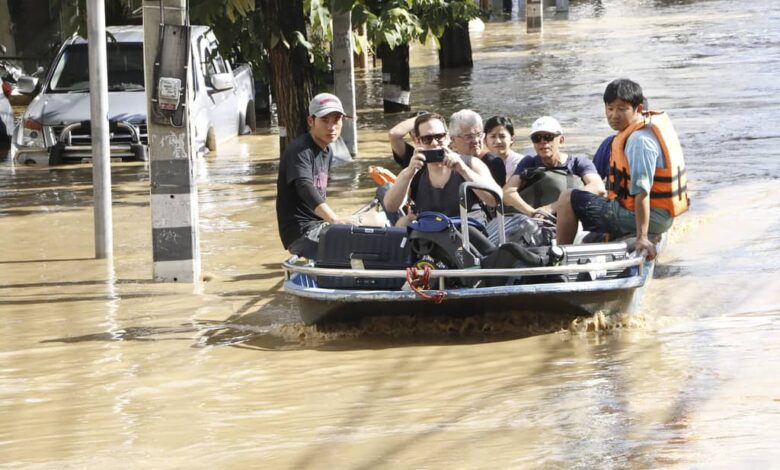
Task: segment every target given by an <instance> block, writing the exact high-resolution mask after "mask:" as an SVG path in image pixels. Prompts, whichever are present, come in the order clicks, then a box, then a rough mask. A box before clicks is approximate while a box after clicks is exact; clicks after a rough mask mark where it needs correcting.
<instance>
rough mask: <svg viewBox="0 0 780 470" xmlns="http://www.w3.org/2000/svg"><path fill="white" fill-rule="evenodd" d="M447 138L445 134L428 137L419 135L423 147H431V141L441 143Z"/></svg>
mask: <svg viewBox="0 0 780 470" xmlns="http://www.w3.org/2000/svg"><path fill="white" fill-rule="evenodd" d="M446 138H447V133H446V132H445V133H443V134H429V135H421V136H420V142H422V143H424V144H425V145H431V144H432V143H433V141H434V140H435V141H436V142H439V143H442V142H444V139H446Z"/></svg>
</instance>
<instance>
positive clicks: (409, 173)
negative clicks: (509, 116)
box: [384, 113, 500, 216]
mask: <svg viewBox="0 0 780 470" xmlns="http://www.w3.org/2000/svg"><path fill="white" fill-rule="evenodd" d="M414 135H415V136H416V137H415V143H416V144H417V146H416V149H415V152H414V154H413V155H412V158H411V160H410V161H409V166H407V167H406V168H404V169H403V170H402V171H401V172H400V173H399V174H398V178H397V180H396V182H395V184H393V185H392V186H390V187H389V189H388V190H387V192H386V193H385V195H384V206H385V209H386V210H387V211H389V212H396V211H398V210H399V209H400V208H401V206H402V205H403V204H404V202H405V201H406V200H407V199H411V200H412V201H413V202H414V205H415V208H416V212H417V213H421V212H424V211H435V212H441V213H443V214H445V215H447V216H457V215H458V214H459V188H460V185H461V183H463V182H466V181H475V182H479V183H482V184H483V185H486V186H488V187H493V188H494V189H495V190H496V191H499V193H500V188H499V187H498V185H497V184H496V183H495V182H494V181H493V178H492V177H491V175H490V170H488V168H487V167H486V166H485V164H484V163H482V161H481V160H480V159H479V158H477V157H475V156H473V155H471V154H465V155H461V154H459V153H458V152H455V151H453V150H451V149H450V148H449V144H450V137H449V133H448V132H447V124H446V123H445V121H444V118H443V117H441V116H440V115H438V114H435V113H431V114H423V115H421V116H418V117H417V118H416V119H415V122H414ZM480 139H481V132H480ZM427 150H431V151H435V150H438V151H439V152H440V161H438V162H428V161H426V158H427V157H426V155H425V153H424V151H427ZM474 193H475V195H476V197H478V198H479V199H481V200H482V201H483V202H484V203H485V204H487V205H488V206H495V205H496V200H495V198H494V197H493V196H491V195H490V194H488V193H486V192H484V191H474ZM475 202H476V201H475Z"/></svg>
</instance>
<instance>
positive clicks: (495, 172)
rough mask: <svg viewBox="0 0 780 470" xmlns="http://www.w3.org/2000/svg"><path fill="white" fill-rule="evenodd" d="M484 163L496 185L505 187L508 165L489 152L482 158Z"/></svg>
mask: <svg viewBox="0 0 780 470" xmlns="http://www.w3.org/2000/svg"><path fill="white" fill-rule="evenodd" d="M482 163H484V164H485V165H486V166H487V167H488V170H490V174H491V176H493V179H494V180H496V183H498V185H499V186H501V187H503V186H504V185H505V184H506V164H505V163H504V160H502V159H501V157H499V156H498V155H496V154H494V153H490V152H488V153H486V154H485V155H483V156H482Z"/></svg>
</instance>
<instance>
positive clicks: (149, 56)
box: [143, 0, 200, 283]
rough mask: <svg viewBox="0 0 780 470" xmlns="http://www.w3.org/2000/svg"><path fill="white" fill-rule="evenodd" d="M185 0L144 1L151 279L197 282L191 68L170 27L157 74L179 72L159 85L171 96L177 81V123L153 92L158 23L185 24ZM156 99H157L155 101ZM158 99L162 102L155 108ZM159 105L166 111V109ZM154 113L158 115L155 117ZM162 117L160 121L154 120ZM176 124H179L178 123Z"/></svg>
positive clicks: (182, 38)
mask: <svg viewBox="0 0 780 470" xmlns="http://www.w3.org/2000/svg"><path fill="white" fill-rule="evenodd" d="M186 19H187V4H186V0H144V2H143V21H144V65H145V67H144V78H145V87H146V96H147V116H148V119H147V124H148V130H149V160H150V174H151V176H150V179H151V193H152V202H151V205H152V247H153V255H152V256H153V260H154V280H155V281H163V282H171V281H173V282H193V283H199V282H200V240H199V236H198V191H197V186H196V184H195V177H194V174H193V172H194V166H193V164H192V158H193V157H192V140H191V135H192V132H191V130H190V120H189V109H190V106H189V105H190V103H191V101H192V83H191V74H190V73H189V65H188V64H189V58H190V49H189V37H188V36H189V35H188V34H186V32H185V31H184V30H182V29H178V30H177V29H175V28H171V29H170V30H169V31H172V33H165V36H164V37H165V44H164V47H162V49H160V50H161V51H162V53H161V54H160V63H159V64H157V67H158V69H157V70H158V77H178V78H179V82H178V83H176V80H175V79H174V80H173V81H171V80H167V81H165V82H163V81H162V80H159V82H160V83H163V84H164V85H165V86H161V87H160V96H170V95H171V91H172V90H177V89H178V87H179V86H180V87H181V89H183V90H184V91H185V92H184V96H183V97H182V98H181V101H179V102H178V107H176V109H180V107H181V106H184V108H183V115H181V119H182V121H181V124H180V125H177V127H174V126H173V124H172V123H174V122H176V119H174V118H173V117H171V118H170V119H168V120H164V119H160V118H159V116H161V115H167V114H172V113H173V111H170V108H168V107H163V104H162V103H163V100H160V99H159V98H160V97H159V96H157V95H156V93H155V91H156V90H157V89H158V84H157V83H154V77H155V63H156V59H157V54H158V49H159V48H160V47H161V46H163V45H162V44H161V42H162V41H161V37H160V32H161V27H160V25H161V24H162V23H166V24H168V25H185V24H186ZM153 100H156V101H153ZM158 103H160V105H159V107H158ZM161 109H163V110H165V111H164V112H163V111H161ZM155 116H157V117H155ZM158 121H160V122H158ZM177 124H178V123H177Z"/></svg>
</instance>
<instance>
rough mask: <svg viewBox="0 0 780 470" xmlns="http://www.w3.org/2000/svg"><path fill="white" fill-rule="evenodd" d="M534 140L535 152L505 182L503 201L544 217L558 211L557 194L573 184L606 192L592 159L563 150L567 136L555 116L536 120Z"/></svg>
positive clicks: (526, 213) (533, 130) (598, 192)
mask: <svg viewBox="0 0 780 470" xmlns="http://www.w3.org/2000/svg"><path fill="white" fill-rule="evenodd" d="M531 142H532V143H533V145H534V150H535V151H536V155H534V156H526V157H525V158H523V159H522V160H520V163H518V165H517V168H516V169H515V172H514V174H513V175H512V176H511V177H510V178H509V180H508V181H507V183H506V185H504V204H506V205H509V206H512V207H514V208H515V209H517V210H518V211H520V212H521V213H523V214H525V215H528V216H535V217H542V216H552V215H553V214H555V213H556V207H555V206H556V202H557V200H558V197H559V196H560V195H561V193H563V192H564V191H565V190H566V189H569V188H571V187H579V188H580V189H583V190H586V191H590V192H592V193H595V194H605V192H606V190H605V188H604V182H603V181H602V179H601V177H600V176H599V174H598V172H597V171H596V167H595V166H594V165H593V162H591V161H590V160H589V159H588V158H586V157H575V156H571V155H567V154H565V153H563V152H561V145H563V143H564V142H565V137H564V135H563V129H562V128H561V124H560V123H559V122H558V121H557V120H556V119H555V118H553V117H551V116H543V117H540V118H539V119H537V120H536V121H534V123H533V125H532V126H531ZM537 168H538V169H540V170H535V169H537ZM531 185H533V186H534V187H533V188H532V187H531ZM518 190H519V192H518Z"/></svg>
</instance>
